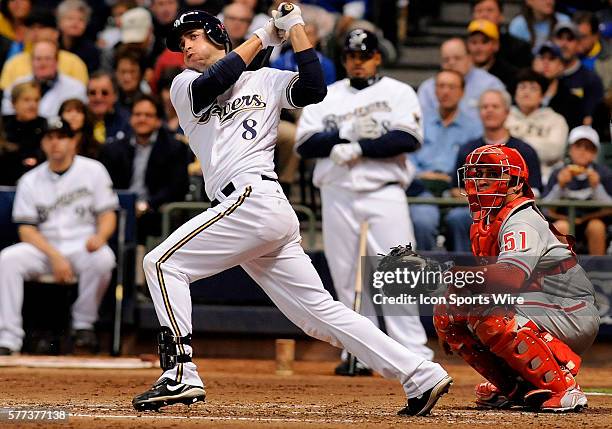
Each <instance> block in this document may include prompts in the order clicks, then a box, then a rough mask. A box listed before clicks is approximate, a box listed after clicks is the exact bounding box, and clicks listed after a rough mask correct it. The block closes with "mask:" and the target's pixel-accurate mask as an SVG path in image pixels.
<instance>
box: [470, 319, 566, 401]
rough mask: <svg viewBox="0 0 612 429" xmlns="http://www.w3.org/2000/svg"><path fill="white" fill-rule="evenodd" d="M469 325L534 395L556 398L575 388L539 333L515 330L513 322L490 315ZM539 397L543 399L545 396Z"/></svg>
mask: <svg viewBox="0 0 612 429" xmlns="http://www.w3.org/2000/svg"><path fill="white" fill-rule="evenodd" d="M470 325H471V328H472V331H473V332H474V333H475V334H476V336H477V337H478V338H479V339H480V341H481V342H482V343H483V344H484V345H486V346H487V347H489V350H490V351H491V352H492V353H494V354H495V355H496V356H499V357H500V358H501V359H502V360H503V361H504V362H505V363H506V364H507V365H508V366H509V367H510V368H512V369H513V370H514V371H515V372H516V373H517V374H519V375H520V376H521V377H522V378H523V379H524V380H525V381H527V382H529V383H531V384H532V385H533V386H535V387H536V388H537V389H536V390H537V391H539V392H541V393H544V392H549V393H550V394H555V393H559V392H564V391H566V390H568V389H570V388H572V387H575V386H576V381H575V380H574V377H573V376H572V374H571V373H569V371H563V369H562V368H561V367H560V366H559V363H558V362H557V360H556V358H555V355H554V354H553V353H552V351H551V349H550V348H549V347H548V344H547V343H546V342H545V341H544V340H543V339H542V338H540V335H539V333H538V332H536V331H534V330H532V329H531V328H529V327H523V328H520V329H518V330H517V325H516V321H515V319H514V318H508V317H506V316H501V315H490V316H485V317H484V318H482V319H479V320H472V319H471V320H470ZM541 397H542V398H543V399H545V397H546V395H542V396H541ZM526 399H527V398H526Z"/></svg>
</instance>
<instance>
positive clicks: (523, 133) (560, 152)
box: [506, 69, 569, 185]
mask: <svg viewBox="0 0 612 429" xmlns="http://www.w3.org/2000/svg"><path fill="white" fill-rule="evenodd" d="M547 87H548V81H547V80H546V78H545V77H544V76H542V75H541V74H539V73H536V72H534V71H532V70H529V69H527V70H522V71H521V72H520V73H519V74H518V76H517V87H516V93H515V94H514V100H515V102H516V106H512V108H511V109H510V115H508V119H507V120H506V128H507V129H508V131H510V134H511V135H512V136H513V137H516V138H518V139H521V140H523V141H525V142H527V143H529V145H531V147H533V148H534V149H535V151H536V152H537V154H538V158H540V171H541V173H542V183H543V184H544V185H546V183H547V182H548V178H549V176H550V173H551V172H552V170H553V168H555V167H558V166H559V164H560V163H562V162H563V157H564V156H565V146H566V143H567V133H568V132H569V129H568V127H567V122H566V121H565V118H563V116H561V115H560V114H558V113H557V112H555V111H554V110H553V109H551V108H550V107H542V99H543V98H544V94H545V93H546V89H547Z"/></svg>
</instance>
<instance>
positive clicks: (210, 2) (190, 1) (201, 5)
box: [184, 0, 225, 16]
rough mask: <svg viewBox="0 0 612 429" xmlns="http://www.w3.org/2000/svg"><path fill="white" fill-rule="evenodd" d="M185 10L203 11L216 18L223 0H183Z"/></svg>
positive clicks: (221, 7)
mask: <svg viewBox="0 0 612 429" xmlns="http://www.w3.org/2000/svg"><path fill="white" fill-rule="evenodd" d="M184 4H185V9H188V10H189V9H193V10H203V11H204V12H208V13H210V14H211V15H214V16H217V15H218V14H220V13H221V9H223V5H224V4H225V1H224V0H184Z"/></svg>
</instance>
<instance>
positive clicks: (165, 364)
mask: <svg viewBox="0 0 612 429" xmlns="http://www.w3.org/2000/svg"><path fill="white" fill-rule="evenodd" d="M157 342H158V346H157V351H158V353H159V366H160V367H161V369H162V370H164V371H168V370H169V369H172V368H174V367H175V366H176V364H177V363H185V362H191V356H189V355H188V354H187V353H185V348H184V347H183V346H184V345H187V346H191V334H187V335H185V336H184V337H175V336H174V335H173V334H172V330H171V329H170V328H169V327H167V326H162V328H161V330H160V331H159V334H158V335H157Z"/></svg>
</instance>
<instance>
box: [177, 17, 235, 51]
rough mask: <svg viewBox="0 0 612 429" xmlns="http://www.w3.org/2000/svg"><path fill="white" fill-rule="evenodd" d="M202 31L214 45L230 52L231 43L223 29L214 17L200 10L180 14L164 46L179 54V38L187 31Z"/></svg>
mask: <svg viewBox="0 0 612 429" xmlns="http://www.w3.org/2000/svg"><path fill="white" fill-rule="evenodd" d="M198 29H202V30H204V33H206V36H208V39H209V40H210V41H211V42H213V43H214V44H215V45H218V46H221V47H222V48H225V52H229V51H231V50H232V42H231V41H230V38H229V34H227V31H226V30H225V27H224V26H223V24H222V23H221V21H219V19H218V18H217V17H215V16H212V15H210V14H208V13H206V12H204V11H201V10H192V11H189V12H184V13H181V14H180V15H179V16H178V17H177V18H176V19H175V20H174V25H173V26H172V30H171V31H170V34H169V35H168V38H167V39H166V46H168V49H170V50H171V51H174V52H181V36H182V35H183V34H185V32H187V31H189V30H198Z"/></svg>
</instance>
